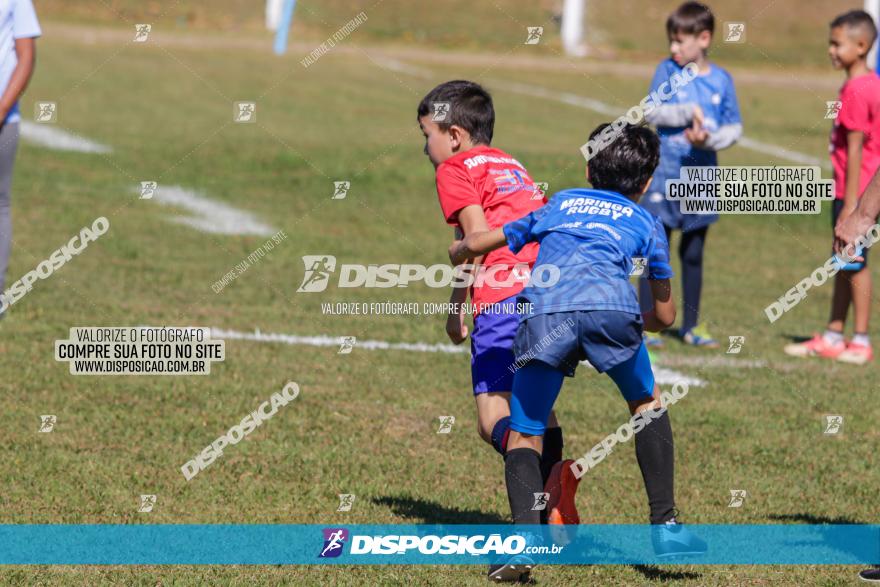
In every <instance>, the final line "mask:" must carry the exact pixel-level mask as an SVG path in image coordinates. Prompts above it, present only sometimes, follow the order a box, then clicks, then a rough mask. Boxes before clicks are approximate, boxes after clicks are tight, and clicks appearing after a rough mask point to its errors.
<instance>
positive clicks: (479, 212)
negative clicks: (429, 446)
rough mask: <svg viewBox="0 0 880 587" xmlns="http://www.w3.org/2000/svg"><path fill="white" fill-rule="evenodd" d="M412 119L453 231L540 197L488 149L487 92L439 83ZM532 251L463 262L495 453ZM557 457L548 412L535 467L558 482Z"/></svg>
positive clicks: (476, 364)
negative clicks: (473, 271)
mask: <svg viewBox="0 0 880 587" xmlns="http://www.w3.org/2000/svg"><path fill="white" fill-rule="evenodd" d="M418 120H419V127H420V128H421V129H422V133H423V134H424V135H425V154H426V155H427V156H428V158H429V159H430V160H431V163H432V164H433V165H434V168H435V169H436V181H437V196H438V197H439V200H440V208H441V210H442V212H443V218H444V220H445V221H446V222H447V224H450V225H451V226H453V227H455V229H456V234H458V235H460V234H461V233H463V234H464V235H468V234H470V233H472V232H475V231H483V230H491V229H493V228H498V227H500V226H503V225H504V224H505V223H507V222H511V221H513V220H516V219H518V218H521V217H522V216H524V215H526V214H528V213H529V212H532V211H533V210H536V209H538V208H540V207H541V206H542V205H544V203H545V202H546V198H545V197H544V194H543V193H542V192H541V191H540V190H539V189H538V188H536V187H535V184H534V182H533V181H532V178H531V177H530V176H529V174H528V172H527V171H526V169H525V167H524V166H523V165H522V164H521V163H520V162H519V161H517V160H516V159H514V158H513V157H511V156H510V155H508V154H507V153H505V152H504V151H501V150H500V149H496V148H494V147H492V146H490V145H491V142H492V134H493V129H494V126H495V110H494V107H493V105H492V97H491V96H490V95H489V94H488V92H486V90H484V89H483V88H482V87H481V86H480V85H478V84H476V83H473V82H469V81H450V82H446V83H443V84H440V85H439V86H437V87H436V88H434V89H433V90H431V91H430V92H429V93H428V94H427V95H426V96H425V97H424V98H423V99H422V101H421V103H420V104H419V107H418ZM459 237H460V236H459ZM537 254H538V246H537V245H536V244H532V245H527V246H526V247H523V249H522V251H520V253H518V254H516V255H514V254H513V253H512V252H511V251H510V250H509V249H506V248H504V249H499V250H497V251H493V252H492V253H489V254H488V255H486V256H485V257H484V258H482V259H473V260H470V262H471V263H475V264H476V263H479V264H481V267H480V268H479V270H478V271H477V273H478V274H479V273H482V276H481V277H485V280H484V283H482V284H481V283H480V279H479V278H477V279H476V280H475V283H474V285H473V286H472V287H471V288H470V294H471V301H472V303H473V305H474V307H475V310H474V330H473V332H472V333H471V351H472V359H471V376H472V378H473V391H474V396H475V399H476V403H477V420H478V430H479V433H480V437H481V438H482V439H483V440H485V441H486V442H488V443H490V444H491V445H492V446H493V447H494V448H495V450H496V451H498V452H499V453H500V454H501V455H504V452H505V449H506V443H507V434H508V426H509V422H510V391H511V389H512V386H513V373H514V371H515V368H513V365H514V356H513V350H512V349H513V339H514V336H515V334H516V329H517V326H518V320H519V314H518V312H517V308H516V296H517V294H519V292H520V291H522V289H523V287H524V285H525V283H526V282H527V281H528V274H529V271H528V269H530V268H531V267H532V265H533V264H534V262H535V259H536V257H537ZM466 299H467V290H466V289H465V288H463V287H458V288H453V291H452V296H451V299H450V302H452V303H453V304H454V306H453V307H459V308H460V307H462V306H464V302H465V301H466ZM489 306H491V307H489ZM464 314H465V312H463V311H457V312H452V313H450V315H449V317H448V320H447V323H446V332H447V334H448V335H449V338H450V339H452V342H454V343H455V344H460V343H462V342H463V341H464V340H465V339H466V338H467V335H468V328H467V326H466V325H465V323H464ZM561 458H562V429H561V428H560V427H559V424H558V423H557V421H556V417H555V415H554V414H552V413H551V415H550V420H549V422H548V428H547V435H546V436H545V439H544V451H543V455H542V464H541V469H542V474H543V476H544V479H545V481H546V480H547V478H548V477H551V472H552V473H553V474H552V477H553V478H554V479H557V482H558V475H559V472H558V470H559V468H560V467H556V470H555V471H554V470H553V465H554V464H556V463H559V461H560V460H561ZM551 484H552V482H551ZM547 513H548V515H552V514H553V512H552V511H550V512H547Z"/></svg>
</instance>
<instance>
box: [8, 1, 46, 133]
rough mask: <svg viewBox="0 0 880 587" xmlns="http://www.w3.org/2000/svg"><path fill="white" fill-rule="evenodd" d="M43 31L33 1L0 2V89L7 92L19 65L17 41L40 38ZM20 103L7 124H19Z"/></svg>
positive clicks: (14, 107)
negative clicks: (16, 52) (13, 73)
mask: <svg viewBox="0 0 880 587" xmlns="http://www.w3.org/2000/svg"><path fill="white" fill-rule="evenodd" d="M42 33H43V31H41V30H40V23H39V21H37V13H36V11H34V5H33V3H32V2H31V0H0V88H2V90H0V91H5V90H6V86H7V85H8V84H9V79H10V78H11V77H12V72H13V71H15V66H16V65H18V58H17V57H16V55H15V40H16V39H27V38H32V37H39V36H40V35H41V34H42ZM20 119H21V116H20V115H19V113H18V102H16V103H15V105H14V106H13V107H12V109H11V110H10V111H9V114H8V115H7V117H6V122H18V121H19V120H20Z"/></svg>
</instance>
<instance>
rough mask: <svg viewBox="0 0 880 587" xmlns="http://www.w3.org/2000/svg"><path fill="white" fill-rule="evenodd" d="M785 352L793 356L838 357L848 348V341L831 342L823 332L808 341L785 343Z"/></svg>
mask: <svg viewBox="0 0 880 587" xmlns="http://www.w3.org/2000/svg"><path fill="white" fill-rule="evenodd" d="M784 350H785V354H786V355H791V356H792V357H825V358H826V359H836V358H837V357H839V356H840V354H841V353H843V352H844V351H845V350H846V343H845V342H844V341H840V342H838V343H835V344H831V343H829V342H828V341H826V340H825V338H824V337H823V336H822V335H821V334H816V335H814V336H813V338H811V339H810V340H808V341H806V342H799V343H796V344H787V345H785V349H784Z"/></svg>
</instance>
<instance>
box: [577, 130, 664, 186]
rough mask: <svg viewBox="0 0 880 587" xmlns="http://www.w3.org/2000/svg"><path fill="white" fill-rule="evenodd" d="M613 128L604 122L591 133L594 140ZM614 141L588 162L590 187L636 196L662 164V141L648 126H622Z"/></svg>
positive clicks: (591, 138)
mask: <svg viewBox="0 0 880 587" xmlns="http://www.w3.org/2000/svg"><path fill="white" fill-rule="evenodd" d="M609 126H611V125H610V124H609V123H607V122H605V123H602V124H600V125H599V126H597V127H596V130H594V131H593V132H592V133H590V140H593V138H594V137H596V136H597V135H598V134H599V133H601V132H602V131H603V130H605V129H606V128H608V127H609ZM613 136H614V139H613V140H612V141H611V142H610V143H608V144H607V145H606V146H605V147H604V148H603V149H600V150H599V151H598V152H597V153H596V154H595V155H593V156H592V157H590V160H589V161H587V169H588V170H589V173H590V183H591V184H593V187H594V188H596V189H597V190H608V191H612V192H617V193H619V194H623V195H624V196H634V195H637V194H639V193H641V191H642V188H644V187H645V183H646V182H647V181H648V179H650V177H651V176H652V175H654V169H656V168H657V164H658V163H659V162H660V139H659V138H657V133H655V132H654V131H652V130H651V129H650V128H648V127H646V126H633V125H631V124H627V125H625V126H623V127H622V128H621V129H620V131H618V133H616V134H615V135H613Z"/></svg>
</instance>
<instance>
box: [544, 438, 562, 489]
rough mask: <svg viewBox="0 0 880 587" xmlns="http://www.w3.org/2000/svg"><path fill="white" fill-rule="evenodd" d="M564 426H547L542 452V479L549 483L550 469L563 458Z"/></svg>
mask: <svg viewBox="0 0 880 587" xmlns="http://www.w3.org/2000/svg"><path fill="white" fill-rule="evenodd" d="M563 446H565V445H564V444H563V442H562V428H560V427H558V426H557V427H556V428H547V430H545V431H544V450H543V452H542V453H541V479H543V480H544V483H545V484H546V483H547V477H549V476H550V469H552V468H553V465H555V464H556V463H558V462H559V461H561V460H562V447H563Z"/></svg>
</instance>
